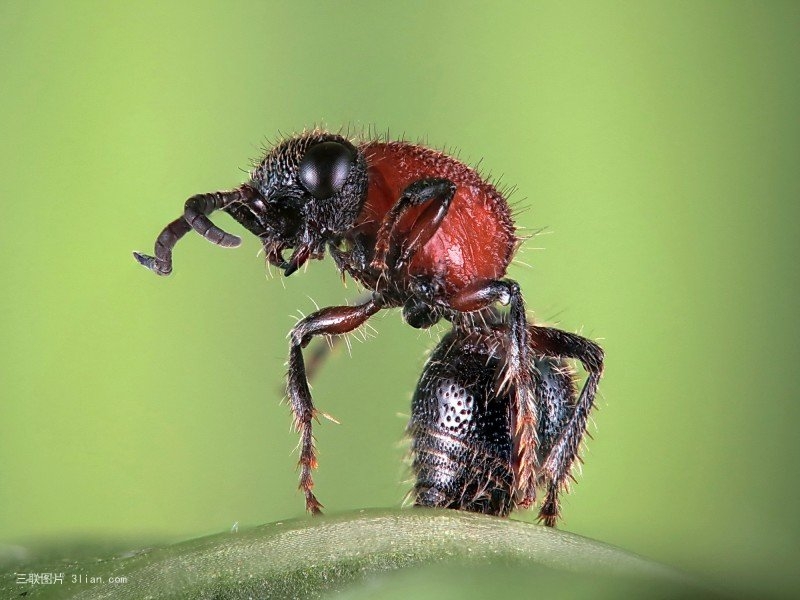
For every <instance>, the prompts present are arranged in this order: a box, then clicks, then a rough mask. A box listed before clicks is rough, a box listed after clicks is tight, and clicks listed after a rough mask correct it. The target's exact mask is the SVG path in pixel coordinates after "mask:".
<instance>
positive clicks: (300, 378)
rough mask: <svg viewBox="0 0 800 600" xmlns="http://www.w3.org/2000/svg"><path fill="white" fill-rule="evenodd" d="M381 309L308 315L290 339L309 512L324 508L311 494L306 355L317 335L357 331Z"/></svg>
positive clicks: (291, 389)
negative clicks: (307, 348)
mask: <svg viewBox="0 0 800 600" xmlns="http://www.w3.org/2000/svg"><path fill="white" fill-rule="evenodd" d="M381 308H382V306H381V305H380V303H379V302H378V301H377V300H376V299H375V298H373V299H371V300H369V301H367V302H365V303H364V304H359V305H356V306H331V307H328V308H323V309H322V310H318V311H317V312H315V313H312V314H310V315H308V316H307V317H306V318H305V319H303V320H302V321H300V322H299V323H298V324H297V325H295V326H294V328H292V331H291V333H290V334H289V337H290V339H291V342H290V348H289V372H288V376H287V386H286V393H287V396H288V397H289V406H291V408H292V414H293V415H294V419H295V428H296V429H297V431H298V433H299V434H300V489H301V490H303V493H304V494H305V497H306V510H308V511H309V512H310V513H312V514H318V513H320V512H321V511H320V509H321V508H322V505H321V504H320V503H319V501H318V500H317V498H316V497H315V496H314V494H313V493H312V491H311V490H312V489H313V487H314V481H313V479H312V477H311V469H314V468H316V466H317V458H316V452H315V450H314V437H313V435H312V431H311V420H312V419H313V418H314V416H315V415H316V409H315V408H314V402H313V400H312V399H311V392H310V391H309V389H308V378H307V376H306V367H305V363H304V362H303V351H302V349H303V348H305V347H306V346H307V345H308V343H309V342H310V341H311V338H313V337H314V336H316V335H340V334H344V333H347V332H349V331H352V330H354V329H356V328H357V327H358V326H359V325H361V324H363V323H364V322H365V321H366V320H367V319H369V318H370V317H371V316H372V315H374V314H375V313H376V312H378V311H379V310H380V309H381Z"/></svg>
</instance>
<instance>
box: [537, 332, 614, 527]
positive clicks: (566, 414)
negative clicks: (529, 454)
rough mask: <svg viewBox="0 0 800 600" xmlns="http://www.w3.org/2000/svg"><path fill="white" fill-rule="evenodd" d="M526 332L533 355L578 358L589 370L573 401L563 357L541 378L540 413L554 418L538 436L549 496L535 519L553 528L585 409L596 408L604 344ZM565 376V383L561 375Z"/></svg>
mask: <svg viewBox="0 0 800 600" xmlns="http://www.w3.org/2000/svg"><path fill="white" fill-rule="evenodd" d="M528 334H529V340H530V342H531V351H532V352H534V353H535V354H536V355H539V356H544V357H551V359H567V358H572V359H577V360H579V361H581V363H582V364H583V367H584V369H585V370H586V372H587V374H588V375H587V378H586V382H585V383H584V385H583V388H582V389H581V392H580V395H579V396H578V398H577V400H575V399H574V398H575V387H574V384H573V383H572V377H571V374H569V372H568V371H566V370H564V368H563V362H562V361H561V360H558V361H551V362H550V363H548V365H549V366H552V365H553V364H555V365H559V364H560V365H562V368H561V369H559V368H555V369H551V370H550V371H549V372H547V373H548V374H547V375H546V376H542V377H541V378H540V385H541V386H542V389H541V390H540V391H539V398H540V401H541V403H542V408H543V410H542V412H543V413H548V412H549V411H552V415H553V417H552V418H550V419H549V423H548V424H547V426H544V427H543V428H542V434H540V435H543V436H544V437H545V438H546V440H547V441H546V447H543V448H542V450H541V458H540V460H541V469H540V471H539V473H538V481H539V483H540V484H544V485H545V486H546V488H547V496H546V497H545V499H544V502H543V504H542V508H541V511H540V513H539V517H540V519H541V520H542V521H543V522H544V523H545V524H546V525H550V526H552V525H554V524H555V522H556V520H557V519H558V514H559V502H558V493H559V492H560V491H561V490H563V489H564V488H565V487H566V484H567V478H568V477H571V474H570V472H571V469H572V465H573V463H574V462H575V460H576V459H577V458H578V450H579V448H580V444H581V441H582V440H583V435H584V434H585V433H586V423H587V419H588V418H589V412H590V411H591V409H592V406H594V398H595V395H596V393H597V385H598V383H599V381H600V377H601V376H602V374H603V359H604V354H603V350H602V348H600V346H598V345H597V344H595V343H594V342H592V341H591V340H587V339H586V338H583V337H581V336H579V335H576V334H573V333H567V332H565V331H561V330H559V329H553V328H551V327H538V326H532V327H530V328H529V329H528ZM544 364H545V363H542V365H544ZM537 366H539V365H537ZM540 372H541V371H540ZM567 376H568V377H569V382H567V381H566V379H565V377H567ZM548 390H550V393H548ZM559 390H560V391H559Z"/></svg>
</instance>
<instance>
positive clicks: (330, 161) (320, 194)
mask: <svg viewBox="0 0 800 600" xmlns="http://www.w3.org/2000/svg"><path fill="white" fill-rule="evenodd" d="M354 161H355V156H354V155H353V151H352V150H351V149H350V148H348V147H347V146H345V145H344V144H341V143H339V142H322V143H321V144H317V145H315V146H311V148H309V149H308V152H306V155H305V156H304V157H303V160H301V161H300V170H299V175H300V183H302V184H303V187H305V188H306V189H307V190H308V191H309V192H311V194H312V195H313V196H314V197H315V198H319V199H320V200H322V199H323V198H330V197H331V196H333V195H334V194H336V193H337V192H338V191H339V190H341V189H342V186H343V185H344V183H345V181H347V176H348V175H349V174H350V169H351V168H352V166H353V163H354Z"/></svg>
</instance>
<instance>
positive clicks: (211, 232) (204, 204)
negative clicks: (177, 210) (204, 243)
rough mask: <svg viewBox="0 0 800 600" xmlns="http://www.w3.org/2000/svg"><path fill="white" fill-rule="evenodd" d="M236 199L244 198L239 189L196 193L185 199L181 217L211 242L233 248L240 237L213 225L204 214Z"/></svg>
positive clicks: (240, 240)
mask: <svg viewBox="0 0 800 600" xmlns="http://www.w3.org/2000/svg"><path fill="white" fill-rule="evenodd" d="M236 200H240V201H241V200H244V197H243V194H242V191H241V190H233V191H232V192H211V193H210V194H197V195H196V196H192V197H191V198H189V199H188V200H187V201H186V204H185V205H184V207H183V218H184V219H186V222H187V223H188V224H189V225H190V226H191V228H192V229H194V230H195V231H196V232H197V233H199V234H200V235H202V236H203V237H204V238H206V239H207V240H208V241H209V242H211V243H212V244H216V245H217V246H223V247H224V248H235V247H236V246H238V245H239V244H241V243H242V238H240V237H238V236H235V235H233V234H231V233H227V232H225V231H223V230H222V229H220V228H219V227H217V226H216V225H214V224H213V223H212V222H211V220H210V219H209V218H208V217H207V216H206V215H210V214H211V213H212V212H214V211H215V210H220V209H223V208H225V207H226V206H228V205H229V204H231V203H232V202H235V201H236Z"/></svg>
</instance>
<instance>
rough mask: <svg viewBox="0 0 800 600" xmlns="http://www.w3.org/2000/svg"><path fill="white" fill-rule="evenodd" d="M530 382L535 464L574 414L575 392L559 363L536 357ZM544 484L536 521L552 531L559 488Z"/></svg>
mask: <svg viewBox="0 0 800 600" xmlns="http://www.w3.org/2000/svg"><path fill="white" fill-rule="evenodd" d="M533 375H534V377H533V378H534V381H535V388H536V398H537V401H538V405H539V424H538V431H537V432H538V435H539V448H538V455H539V463H540V464H542V463H544V462H545V460H546V458H547V456H548V455H549V453H550V450H551V449H552V447H553V446H554V444H555V443H556V442H557V440H558V439H559V437H560V436H561V434H562V433H563V432H564V430H565V428H566V426H567V423H568V422H569V420H570V418H571V417H572V414H573V412H574V410H575V398H576V389H575V382H574V374H573V371H572V369H571V368H570V366H569V365H568V364H567V363H565V362H564V361H562V360H559V359H556V358H548V357H541V356H539V357H537V358H536V359H535V360H534V373H533ZM540 483H545V497H544V500H543V501H542V506H541V508H540V510H539V521H541V522H543V523H544V524H545V525H547V526H548V527H554V526H555V524H556V521H558V517H559V514H560V512H561V511H560V504H559V499H558V493H559V491H560V488H559V486H558V485H554V484H553V483H551V482H542V481H541V479H540Z"/></svg>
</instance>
